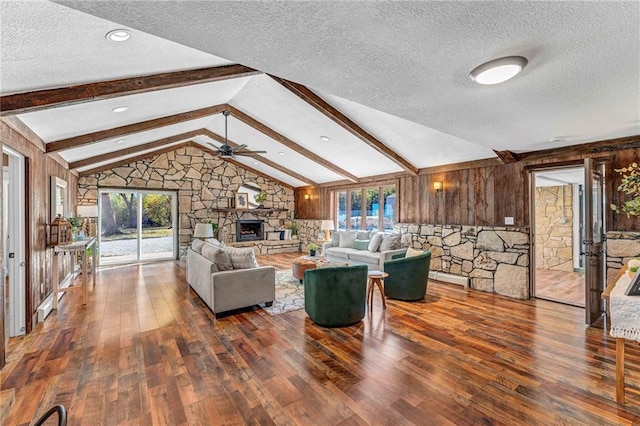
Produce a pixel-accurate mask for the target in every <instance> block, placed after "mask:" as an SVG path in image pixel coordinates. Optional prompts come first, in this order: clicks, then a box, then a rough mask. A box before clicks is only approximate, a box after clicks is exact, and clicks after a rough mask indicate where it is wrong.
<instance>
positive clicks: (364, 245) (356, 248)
mask: <svg viewBox="0 0 640 426" xmlns="http://www.w3.org/2000/svg"><path fill="white" fill-rule="evenodd" d="M354 234H355V238H352V237H353V236H354ZM376 234H377V236H376ZM376 238H378V239H380V241H379V242H378V244H376V242H375V241H373V243H372V240H375V239H376ZM385 239H388V240H387V241H386V243H384V245H382V244H383V241H384V240H385ZM391 240H393V241H391ZM400 240H401V239H400V235H398V234H389V233H375V232H368V231H336V232H334V233H333V236H332V239H331V241H329V242H327V243H324V244H323V245H322V255H323V256H324V257H326V258H327V260H329V262H336V263H340V262H347V263H349V264H350V265H367V267H368V268H369V270H377V271H383V270H384V263H385V262H387V261H389V260H391V258H392V257H393V256H394V255H396V254H400V253H406V251H407V249H406V248H400V247H399V246H400Z"/></svg>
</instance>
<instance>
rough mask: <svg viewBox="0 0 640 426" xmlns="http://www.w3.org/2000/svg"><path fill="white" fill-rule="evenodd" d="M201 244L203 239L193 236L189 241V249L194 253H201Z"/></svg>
mask: <svg viewBox="0 0 640 426" xmlns="http://www.w3.org/2000/svg"><path fill="white" fill-rule="evenodd" d="M203 245H204V241H202V240H201V239H199V238H194V239H193V241H192V242H191V250H193V251H195V252H196V253H202V246H203Z"/></svg>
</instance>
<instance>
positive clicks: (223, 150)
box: [207, 111, 267, 158]
mask: <svg viewBox="0 0 640 426" xmlns="http://www.w3.org/2000/svg"><path fill="white" fill-rule="evenodd" d="M222 115H224V143H223V144H222V145H220V146H219V147H218V146H215V145H214V144H212V143H211V142H207V143H208V144H209V145H211V146H212V147H213V148H215V150H216V151H217V152H216V153H214V155H218V156H220V158H233V156H235V155H244V156H247V157H255V156H256V155H258V154H266V153H267V151H249V150H248V149H245V148H247V145H246V144H242V145H237V146H231V145H229V141H228V140H227V119H228V118H229V115H231V112H229V111H223V112H222Z"/></svg>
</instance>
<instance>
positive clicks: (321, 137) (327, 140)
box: [320, 136, 329, 142]
mask: <svg viewBox="0 0 640 426" xmlns="http://www.w3.org/2000/svg"><path fill="white" fill-rule="evenodd" d="M320 139H321V140H323V141H325V142H329V136H320Z"/></svg>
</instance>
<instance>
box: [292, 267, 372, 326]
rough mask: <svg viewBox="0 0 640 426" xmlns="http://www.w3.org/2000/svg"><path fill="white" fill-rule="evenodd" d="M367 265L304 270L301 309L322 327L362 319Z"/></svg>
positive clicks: (352, 322)
mask: <svg viewBox="0 0 640 426" xmlns="http://www.w3.org/2000/svg"><path fill="white" fill-rule="evenodd" d="M366 293H367V266H366V265H357V266H337V267H326V268H318V269H310V270H308V271H305V273H304V309H305V311H306V312H307V315H309V317H310V318H311V319H312V320H313V321H314V322H315V323H316V324H318V325H321V326H323V327H341V326H347V325H351V324H355V323H357V322H358V321H360V320H362V318H364V314H365V306H366Z"/></svg>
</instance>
